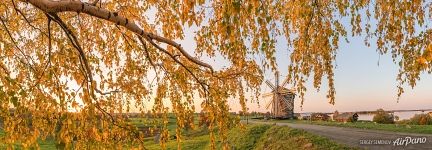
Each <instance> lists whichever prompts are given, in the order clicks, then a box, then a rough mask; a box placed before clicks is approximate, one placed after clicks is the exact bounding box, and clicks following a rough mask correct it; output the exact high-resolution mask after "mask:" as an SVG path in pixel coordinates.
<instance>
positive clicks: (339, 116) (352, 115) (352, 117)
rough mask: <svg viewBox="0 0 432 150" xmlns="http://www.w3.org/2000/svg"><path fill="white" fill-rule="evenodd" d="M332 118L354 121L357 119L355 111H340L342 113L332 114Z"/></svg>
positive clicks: (339, 120) (338, 120) (341, 120)
mask: <svg viewBox="0 0 432 150" xmlns="http://www.w3.org/2000/svg"><path fill="white" fill-rule="evenodd" d="M333 120H334V121H337V122H355V121H357V120H358V114H357V113H352V112H350V113H342V114H336V113H335V114H333Z"/></svg>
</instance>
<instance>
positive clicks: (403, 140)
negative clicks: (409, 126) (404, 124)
mask: <svg viewBox="0 0 432 150" xmlns="http://www.w3.org/2000/svg"><path fill="white" fill-rule="evenodd" d="M426 141H427V138H426V137H415V138H412V137H409V136H407V137H405V138H403V137H401V138H397V139H396V140H394V141H393V146H407V145H408V144H424V143H426Z"/></svg>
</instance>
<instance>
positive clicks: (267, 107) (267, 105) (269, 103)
mask: <svg viewBox="0 0 432 150" xmlns="http://www.w3.org/2000/svg"><path fill="white" fill-rule="evenodd" d="M272 103H273V100H272V101H269V102H267V104H266V107H265V109H269V107H270V105H271V104H272Z"/></svg>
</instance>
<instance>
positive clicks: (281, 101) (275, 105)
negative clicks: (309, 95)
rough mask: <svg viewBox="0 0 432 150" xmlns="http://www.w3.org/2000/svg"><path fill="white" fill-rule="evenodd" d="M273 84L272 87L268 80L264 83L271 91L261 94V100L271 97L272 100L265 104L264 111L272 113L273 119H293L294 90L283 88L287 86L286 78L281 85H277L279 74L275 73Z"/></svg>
mask: <svg viewBox="0 0 432 150" xmlns="http://www.w3.org/2000/svg"><path fill="white" fill-rule="evenodd" d="M275 80H276V81H275V84H274V85H273V84H272V83H271V82H270V81H269V80H266V81H265V83H266V84H267V85H268V86H269V87H270V89H271V90H272V91H271V92H270V93H265V94H263V98H265V97H270V96H271V97H272V100H271V101H269V102H268V103H267V104H266V107H265V108H266V109H269V108H270V106H271V107H272V108H271V109H270V110H271V112H272V115H273V118H280V119H287V118H288V119H292V118H294V98H295V90H293V89H287V88H285V86H286V84H288V78H286V79H285V80H284V81H283V82H282V84H281V85H279V72H278V71H276V73H275ZM275 85H276V86H275Z"/></svg>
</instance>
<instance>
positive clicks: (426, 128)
mask: <svg viewBox="0 0 432 150" xmlns="http://www.w3.org/2000/svg"><path fill="white" fill-rule="evenodd" d="M272 121H273V122H288V123H300V124H315V125H324V126H336V127H348V128H360V129H372V130H382V131H393V132H405V133H423V134H432V125H404V124H379V123H374V122H370V121H358V122H354V123H353V122H346V123H343V122H335V121H307V120H272Z"/></svg>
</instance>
